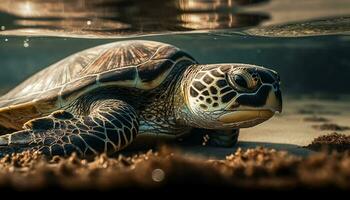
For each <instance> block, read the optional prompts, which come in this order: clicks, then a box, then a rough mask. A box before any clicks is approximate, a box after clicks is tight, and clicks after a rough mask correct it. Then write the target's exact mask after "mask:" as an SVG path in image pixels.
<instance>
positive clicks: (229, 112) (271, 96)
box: [218, 84, 282, 128]
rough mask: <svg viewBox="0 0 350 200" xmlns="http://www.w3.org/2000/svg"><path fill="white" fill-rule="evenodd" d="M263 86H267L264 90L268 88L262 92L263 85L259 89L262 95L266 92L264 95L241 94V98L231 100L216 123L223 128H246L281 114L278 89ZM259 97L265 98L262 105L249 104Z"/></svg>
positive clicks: (280, 96) (280, 99)
mask: <svg viewBox="0 0 350 200" xmlns="http://www.w3.org/2000/svg"><path fill="white" fill-rule="evenodd" d="M265 86H267V87H266V88H270V89H269V90H265V91H264V85H263V86H262V87H261V88H262V89H261V90H262V91H263V92H264V93H266V91H268V92H267V94H266V95H262V94H261V93H259V91H257V92H256V93H255V94H243V95H242V96H241V98H240V96H238V97H237V98H235V99H233V100H231V102H230V103H229V105H228V106H227V107H226V109H225V111H224V113H223V114H222V115H220V116H219V117H218V121H219V122H220V123H222V124H223V126H229V127H235V128H246V127H251V126H255V125H257V124H260V123H262V122H264V121H266V120H268V119H270V118H271V117H272V116H273V115H274V114H275V113H276V112H277V113H281V112H282V95H281V91H280V90H279V89H274V86H273V85H270V84H265ZM261 96H266V99H265V100H264V104H263V105H260V106H258V107H257V106H254V105H250V104H249V103H252V102H253V103H254V102H257V101H259V99H258V98H260V97H261ZM238 102H240V103H238ZM242 103H243V104H242ZM244 103H246V104H244Z"/></svg>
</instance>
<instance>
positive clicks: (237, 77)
mask: <svg viewBox="0 0 350 200" xmlns="http://www.w3.org/2000/svg"><path fill="white" fill-rule="evenodd" d="M233 80H234V81H235V83H236V84H237V85H238V86H240V87H242V88H247V87H248V84H247V81H246V80H245V79H244V78H243V76H241V75H238V74H235V75H234V76H233Z"/></svg>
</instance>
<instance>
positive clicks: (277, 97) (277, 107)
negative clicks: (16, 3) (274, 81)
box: [264, 89, 282, 113]
mask: <svg viewBox="0 0 350 200" xmlns="http://www.w3.org/2000/svg"><path fill="white" fill-rule="evenodd" d="M264 107H266V108H268V109H270V110H271V111H273V112H278V113H281V112H282V93H281V91H280V90H279V89H277V90H275V89H274V90H271V91H270V92H269V95H268V96H267V99H266V104H265V106H264Z"/></svg>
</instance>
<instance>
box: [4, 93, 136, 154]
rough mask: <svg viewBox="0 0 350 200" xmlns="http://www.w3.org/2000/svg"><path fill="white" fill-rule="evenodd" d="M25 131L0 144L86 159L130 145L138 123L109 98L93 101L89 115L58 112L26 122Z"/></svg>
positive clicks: (122, 105) (132, 114)
mask: <svg viewBox="0 0 350 200" xmlns="http://www.w3.org/2000/svg"><path fill="white" fill-rule="evenodd" d="M24 128H25V130H23V131H19V132H15V133H13V134H9V135H7V137H1V138H0V144H2V145H3V144H6V145H8V146H16V149H15V151H21V150H25V149H34V150H39V151H40V152H42V153H44V154H45V155H48V156H53V155H62V156H66V155H70V154H71V153H72V152H76V153H78V155H80V156H82V157H88V156H91V155H95V154H97V153H102V152H106V153H114V152H117V151H119V150H121V149H123V148H124V147H126V146H127V145H129V144H130V143H131V142H132V141H133V139H134V138H135V137H136V136H137V133H138V128H139V122H138V117H137V114H136V112H135V110H134V109H133V108H132V107H131V106H129V105H128V104H126V103H124V102H122V101H119V100H114V99H110V100H104V101H101V102H95V105H93V107H92V108H91V113H90V114H89V115H88V116H74V115H72V114H71V113H68V112H66V111H57V112H54V113H52V114H51V115H49V116H47V117H43V118H39V119H34V120H31V121H29V122H27V123H26V124H25V125H24ZM21 145H23V148H21Z"/></svg>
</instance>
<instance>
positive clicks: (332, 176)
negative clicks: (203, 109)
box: [0, 98, 350, 191]
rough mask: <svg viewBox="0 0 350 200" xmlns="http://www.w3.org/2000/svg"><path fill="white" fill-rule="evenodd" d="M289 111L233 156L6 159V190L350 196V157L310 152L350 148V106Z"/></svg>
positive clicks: (185, 152)
mask: <svg viewBox="0 0 350 200" xmlns="http://www.w3.org/2000/svg"><path fill="white" fill-rule="evenodd" d="M284 103H285V106H284V108H285V109H284V111H283V112H282V113H281V114H278V115H277V116H275V117H273V118H272V119H270V120H269V121H267V122H265V123H263V124H261V125H258V126H256V127H253V128H248V129H243V130H242V131H241V135H240V137H239V142H238V144H237V145H236V146H235V147H233V148H216V147H208V146H187V145H186V146H177V147H175V148H174V147H162V148H160V149H158V150H156V151H148V152H140V153H135V154H127V155H126V154H123V155H116V156H112V157H107V156H106V155H100V156H97V157H95V159H92V160H85V159H80V158H78V157H77V156H75V155H72V156H71V157H69V158H61V157H57V156H56V157H53V158H52V159H47V158H44V157H43V156H41V155H39V154H38V153H35V152H24V153H21V154H14V155H11V156H5V157H4V158H1V159H0V189H14V190H21V191H22V190H25V191H27V190H38V189H64V190H77V189H79V190H81V189H82V190H86V189H88V190H91V189H93V190H102V191H105V190H113V191H115V190H120V189H130V188H138V189H141V188H142V189H143V190H144V189H154V188H164V187H166V188H176V187H182V188H183V189H185V188H186V187H187V186H186V185H193V184H194V185H200V186H202V188H204V187H210V188H211V189H213V188H215V189H223V188H226V189H227V188H230V191H232V190H231V189H239V190H241V189H259V190H261V189H274V190H275V189H329V188H331V189H340V190H345V189H347V188H349V187H350V170H349V169H350V152H349V151H343V152H331V153H329V152H328V151H321V152H317V151H313V150H310V149H309V148H305V146H307V145H309V144H310V143H312V142H313V141H314V139H315V138H317V137H319V136H322V135H328V134H330V133H333V132H337V133H339V134H341V135H342V137H343V139H342V140H344V141H345V140H346V141H345V142H346V145H343V146H342V147H350V130H349V127H348V126H349V122H350V112H349V111H350V105H349V104H348V101H346V100H344V99H338V100H334V99H333V100H317V99H295V98H294V99H293V98H285V102H284ZM344 135H345V136H344ZM346 136H349V137H346ZM344 138H345V139H344ZM327 139H328V140H327V144H328V143H330V144H334V145H338V146H339V145H340V146H341V145H342V142H344V141H340V140H341V138H340V137H338V136H332V137H329V138H327ZM348 149H349V148H348ZM345 150H346V149H345Z"/></svg>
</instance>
